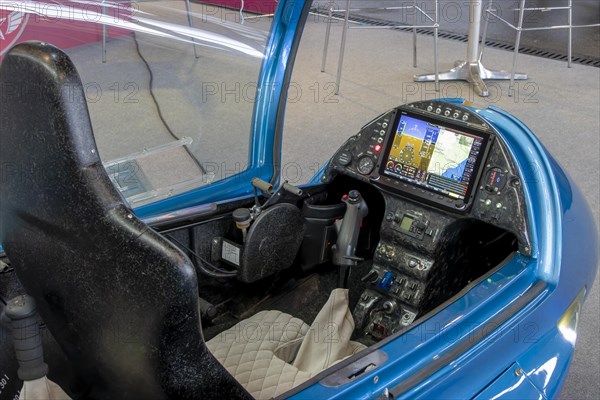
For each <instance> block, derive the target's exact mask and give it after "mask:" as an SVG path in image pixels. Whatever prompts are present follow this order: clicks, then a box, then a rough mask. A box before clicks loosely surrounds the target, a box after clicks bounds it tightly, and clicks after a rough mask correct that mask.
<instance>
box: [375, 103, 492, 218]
mask: <svg viewBox="0 0 600 400" xmlns="http://www.w3.org/2000/svg"><path fill="white" fill-rule="evenodd" d="M403 116H407V117H411V118H416V119H420V120H422V121H424V122H427V123H430V124H434V125H437V126H440V127H444V128H448V129H451V130H455V131H458V132H459V133H463V134H466V135H470V136H476V137H478V138H480V139H481V140H482V143H481V150H480V152H479V154H478V156H477V159H476V161H475V164H474V167H473V175H472V177H471V180H470V182H469V185H468V186H467V191H466V193H465V196H464V199H460V198H455V197H452V196H449V195H447V194H444V193H441V192H438V191H436V190H433V189H430V188H428V187H426V186H420V185H417V184H415V183H413V182H410V181H409V180H408V179H402V178H400V177H397V176H394V175H391V174H387V173H386V165H387V162H388V160H389V156H390V153H391V150H392V146H393V143H394V139H395V137H396V133H397V132H398V125H399V124H400V120H401V118H402V117H403ZM492 138H493V137H492V135H491V134H490V132H486V131H482V130H480V129H476V128H474V127H472V126H469V125H468V124H466V123H462V122H460V121H456V120H451V119H449V118H445V117H443V116H441V115H440V116H432V115H430V114H426V113H425V112H418V111H417V110H406V109H399V110H398V112H397V114H396V117H395V118H394V123H393V125H392V126H391V129H390V131H389V133H388V137H387V140H386V142H385V147H384V151H383V153H382V157H381V158H380V165H379V169H378V172H379V176H380V179H379V181H380V183H383V184H384V185H386V186H388V187H391V188H393V189H394V191H397V192H400V193H401V194H405V195H407V196H409V197H416V198H420V199H423V200H425V201H427V202H429V203H435V204H437V205H442V206H444V207H447V208H450V209H453V210H455V211H466V210H467V209H468V208H469V206H470V205H471V203H472V201H473V197H474V195H475V193H476V190H475V188H476V187H477V185H478V183H479V181H480V180H481V175H482V173H483V168H482V164H483V162H484V161H485V160H486V159H487V155H488V153H489V148H490V145H491V141H492Z"/></svg>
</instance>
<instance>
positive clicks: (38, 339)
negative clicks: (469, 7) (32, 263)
mask: <svg viewBox="0 0 600 400" xmlns="http://www.w3.org/2000/svg"><path fill="white" fill-rule="evenodd" d="M6 316H7V317H9V318H10V320H11V326H12V334H13V344H14V346H15V352H16V354H17V361H18V362H19V369H18V371H17V375H18V376H19V379H21V380H23V381H32V380H35V379H39V378H43V377H44V376H46V375H47V374H48V365H47V364H46V363H45V362H44V350H43V348H42V335H41V333H40V325H39V322H38V314H37V306H36V304H35V300H34V299H33V297H31V296H28V295H21V296H17V297H15V298H14V299H12V300H11V301H9V302H8V304H7V306H6Z"/></svg>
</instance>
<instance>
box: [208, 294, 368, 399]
mask: <svg viewBox="0 0 600 400" xmlns="http://www.w3.org/2000/svg"><path fill="white" fill-rule="evenodd" d="M353 329H354V321H353V320H352V315H351V314H350V311H349V309H348V293H347V291H345V290H342V289H337V290H334V291H333V292H332V294H331V296H330V298H329V300H328V301H327V303H326V304H325V306H324V307H323V309H322V310H321V312H320V313H319V315H318V316H317V318H316V319H315V321H314V322H313V324H312V325H311V326H310V327H309V326H308V325H307V324H305V323H304V322H303V321H302V320H300V319H298V318H294V317H292V316H291V315H289V314H285V313H282V312H280V311H262V312H259V313H258V314H256V315H254V316H252V317H250V318H248V319H246V320H243V321H241V322H240V323H238V324H237V325H235V326H234V327H232V328H231V329H228V330H226V331H224V332H221V333H220V334H219V335H217V336H216V337H214V338H213V339H211V340H210V341H209V342H207V346H208V349H209V350H210V351H211V352H212V354H213V355H214V356H215V358H216V359H217V360H219V362H220V363H221V364H223V366H224V367H225V368H226V369H227V370H228V371H229V373H231V374H232V375H233V376H234V377H235V378H236V379H237V381H238V382H240V384H241V385H242V386H244V387H245V388H246V390H247V391H248V392H249V393H250V394H251V395H252V396H254V397H255V398H256V399H271V398H273V397H276V396H279V395H280V394H283V393H285V392H287V391H288V390H290V389H292V388H294V387H296V386H298V385H300V384H301V383H303V382H305V381H307V380H308V379H310V378H312V377H313V376H315V375H317V374H318V373H319V372H321V371H322V370H323V369H325V368H327V367H329V366H331V365H333V364H334V363H336V362H338V361H340V360H342V359H343V358H346V357H349V356H351V355H352V354H354V353H356V352H358V351H360V350H362V349H364V346H363V345H362V344H360V343H355V342H351V341H350V335H351V334H352V330H353ZM295 360H296V361H295Z"/></svg>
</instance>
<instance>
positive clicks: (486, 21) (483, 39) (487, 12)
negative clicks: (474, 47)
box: [479, 0, 494, 61]
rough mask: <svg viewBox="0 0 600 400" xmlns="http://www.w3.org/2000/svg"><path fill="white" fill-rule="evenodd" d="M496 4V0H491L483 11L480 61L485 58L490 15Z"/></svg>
mask: <svg viewBox="0 0 600 400" xmlns="http://www.w3.org/2000/svg"><path fill="white" fill-rule="evenodd" d="M493 6H494V0H490V1H489V3H488V6H487V8H486V10H485V11H484V12H483V16H484V18H483V33H482V35H481V43H480V46H479V48H480V52H479V61H481V59H482V58H483V51H484V50H485V42H486V40H487V33H488V28H489V25H490V15H491V12H492V8H493Z"/></svg>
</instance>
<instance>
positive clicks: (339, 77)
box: [335, 0, 350, 95]
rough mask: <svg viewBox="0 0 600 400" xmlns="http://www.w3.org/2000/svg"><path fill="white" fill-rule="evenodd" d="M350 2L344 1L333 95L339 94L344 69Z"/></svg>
mask: <svg viewBox="0 0 600 400" xmlns="http://www.w3.org/2000/svg"><path fill="white" fill-rule="evenodd" d="M349 21H350V0H346V15H345V16H344V31H343V32H342V43H341V45H340V58H339V60H338V70H337V79H336V85H335V94H338V95H339V94H340V84H341V82H342V69H343V68H344V55H345V52H346V37H347V36H348V24H349V23H350V22H349Z"/></svg>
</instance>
